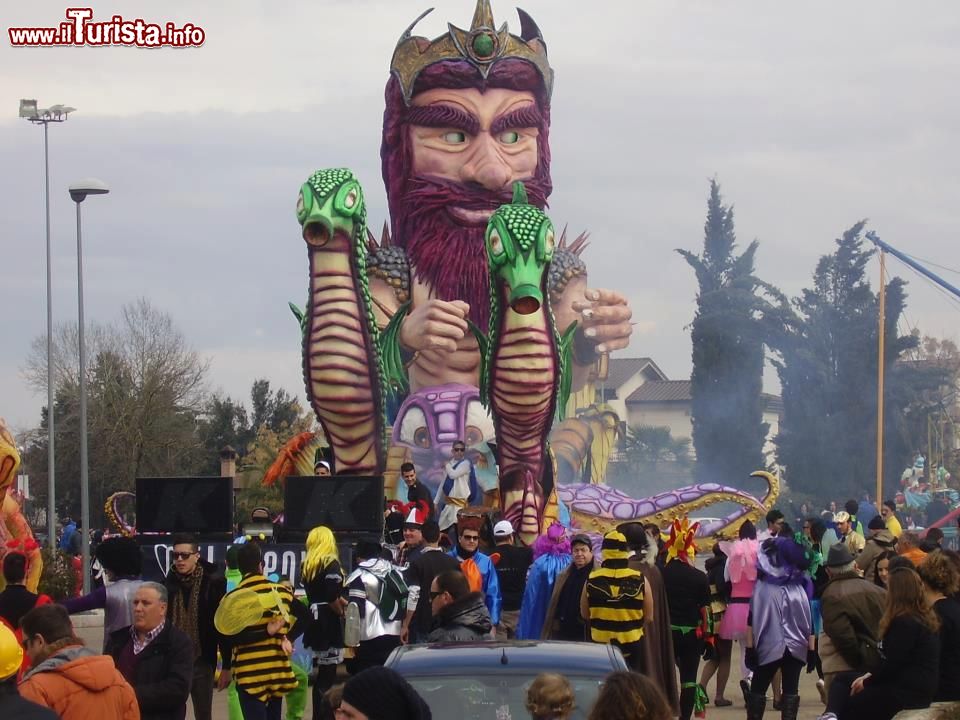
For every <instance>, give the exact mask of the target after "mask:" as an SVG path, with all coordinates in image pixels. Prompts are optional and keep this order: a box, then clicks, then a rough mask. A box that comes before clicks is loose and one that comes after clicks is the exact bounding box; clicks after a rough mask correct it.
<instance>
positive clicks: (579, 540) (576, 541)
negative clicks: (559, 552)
mask: <svg viewBox="0 0 960 720" xmlns="http://www.w3.org/2000/svg"><path fill="white" fill-rule="evenodd" d="M574 545H586V546H587V547H588V548H590V549H591V550H592V549H593V543H592V542H590V536H589V535H584V534H583V533H579V534H577V535H574V536H573V537H572V538H571V539H570V547H573V546H574Z"/></svg>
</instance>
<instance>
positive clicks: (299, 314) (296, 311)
mask: <svg viewBox="0 0 960 720" xmlns="http://www.w3.org/2000/svg"><path fill="white" fill-rule="evenodd" d="M287 305H288V306H289V308H290V312H292V313H293V316H294V317H295V318H296V319H297V323H299V325H300V332H301V333H304V332H306V331H307V314H306V313H305V312H304V311H303V310H301V309H300V308H298V307H297V306H296V305H294V304H293V303H292V302H288V303H287Z"/></svg>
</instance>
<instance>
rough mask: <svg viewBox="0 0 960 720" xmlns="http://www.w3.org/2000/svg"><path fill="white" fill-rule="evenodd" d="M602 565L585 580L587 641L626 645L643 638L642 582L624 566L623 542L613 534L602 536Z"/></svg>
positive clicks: (638, 572) (616, 532)
mask: <svg viewBox="0 0 960 720" xmlns="http://www.w3.org/2000/svg"><path fill="white" fill-rule="evenodd" d="M602 549H603V562H602V563H601V564H600V567H598V568H596V569H595V570H593V571H592V572H591V573H590V577H589V578H588V579H587V606H588V608H589V611H590V638H591V639H592V640H593V641H594V642H598V643H608V642H612V643H615V644H617V645H621V646H622V645H629V644H631V643H635V642H638V641H639V640H640V638H642V637H643V593H644V589H645V588H644V584H645V583H644V579H643V575H642V574H641V573H640V571H639V570H635V569H633V568H631V567H629V566H628V564H627V558H628V557H629V551H628V549H627V540H626V538H625V537H624V536H623V533H621V532H618V531H616V530H614V531H612V532H608V533H607V534H606V535H604V536H603V545H602Z"/></svg>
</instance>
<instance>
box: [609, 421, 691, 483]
mask: <svg viewBox="0 0 960 720" xmlns="http://www.w3.org/2000/svg"><path fill="white" fill-rule="evenodd" d="M625 453H626V456H627V462H628V463H629V464H630V466H631V469H632V470H633V471H634V472H644V471H647V470H650V471H655V470H656V469H657V466H658V465H659V464H661V463H670V462H673V463H676V464H677V465H678V466H680V467H683V468H686V467H689V465H690V438H674V437H673V436H672V435H671V434H670V428H668V427H663V426H653V425H631V426H629V427H628V428H627V436H626V444H625Z"/></svg>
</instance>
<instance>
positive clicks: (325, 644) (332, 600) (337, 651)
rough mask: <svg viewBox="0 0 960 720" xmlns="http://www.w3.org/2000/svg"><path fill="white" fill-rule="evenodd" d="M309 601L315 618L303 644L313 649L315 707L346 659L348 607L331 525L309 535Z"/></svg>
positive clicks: (306, 568) (306, 584)
mask: <svg viewBox="0 0 960 720" xmlns="http://www.w3.org/2000/svg"><path fill="white" fill-rule="evenodd" d="M300 575H301V580H302V582H303V587H304V590H306V591H307V603H308V605H309V606H310V611H311V613H312V614H313V617H314V618H315V619H316V621H315V622H314V623H313V625H311V626H310V628H309V629H308V630H307V633H306V634H305V635H304V638H303V644H304V645H305V646H306V647H307V648H309V649H310V650H313V652H314V665H315V668H316V673H317V675H316V678H315V680H314V684H313V707H314V708H319V707H320V699H321V698H322V696H323V694H324V693H325V692H326V691H327V690H329V689H330V687H331V686H332V685H333V684H334V683H335V682H336V680H337V665H339V664H340V663H342V662H343V624H342V622H341V618H342V617H343V611H344V608H345V607H346V605H347V604H346V602H345V601H344V600H343V599H342V597H341V593H342V591H343V569H342V568H341V567H340V554H339V552H338V551H337V541H336V538H335V537H334V536H333V532H332V531H331V530H330V528H328V527H324V526H323V525H319V526H317V527H315V528H314V529H313V530H311V531H310V534H309V535H307V556H306V558H305V559H304V561H303V568H302V569H301V571H300Z"/></svg>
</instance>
